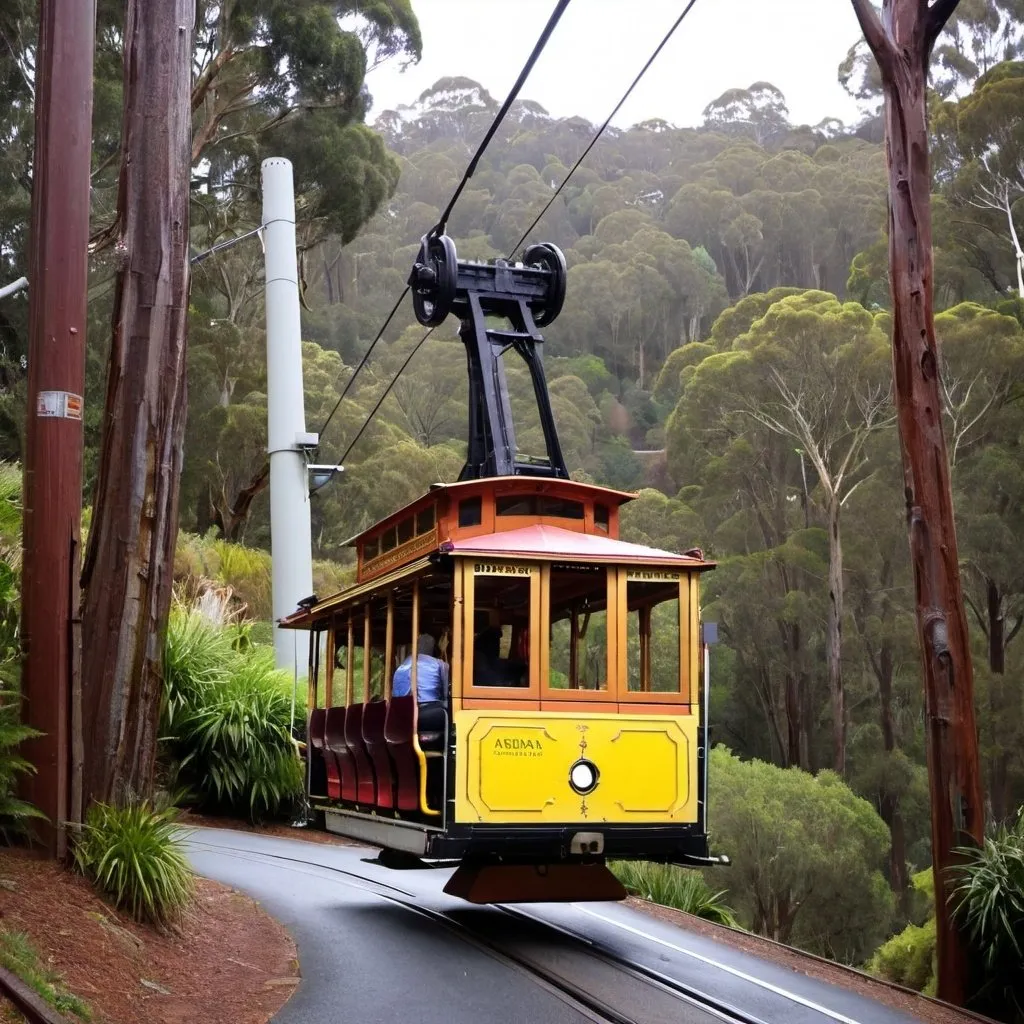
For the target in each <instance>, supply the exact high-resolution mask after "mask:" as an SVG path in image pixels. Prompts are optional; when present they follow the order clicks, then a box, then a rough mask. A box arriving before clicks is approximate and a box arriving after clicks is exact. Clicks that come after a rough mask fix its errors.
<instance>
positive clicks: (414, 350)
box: [309, 327, 434, 498]
mask: <svg viewBox="0 0 1024 1024" xmlns="http://www.w3.org/2000/svg"><path fill="white" fill-rule="evenodd" d="M433 333H434V328H433V327H431V328H430V330H429V331H427V333H426V334H424V335H423V337H422V338H420V340H419V341H417V342H416V344H415V345H414V346H413V348H412V351H411V352H410V353H409V354H408V355H407V356H406V357H405V362H404V363H402V365H401V366H400V367H399V368H398V373H396V374H395V375H394V377H392V378H391V383H390V384H388V386H387V387H386V388H385V389H384V394H382V395H381V396H380V398H378V399H377V404H376V405H375V406H374V407H373V408H372V409H371V410H370V412H369V415H367V417H366V419H365V420H363V425H362V426H361V427H360V428H359V430H358V432H357V433H356V436H355V437H353V438H352V440H351V441H349V444H348V447H347V448H346V449H345V454H344V455H342V457H341V458H340V459H339V460H338V465H339V466H343V465H344V464H345V460H346V459H347V458H348V457H349V453H350V452H351V451H352V449H353V448H355V446H356V442H357V441H358V440H359V438H361V437H362V436H363V433H364V432H365V430H366V428H367V427H368V426H369V425H370V421H371V420H372V419H373V417H374V416H376V415H377V410H378V409H379V408H380V407H381V406H382V405H383V404H384V399H385V398H387V397H388V395H390V394H391V389H392V388H393V387H394V386H395V385H396V384H397V383H398V378H399V377H401V376H402V371H403V370H405V368H406V367H407V366H408V365H409V364H410V363H411V362H412V357H413V356H414V355H416V353H417V352H419V350H420V348H421V347H422V345H423V343H424V342H425V341H426V340H427V338H429V337H430V336H431V335H432V334H433ZM333 478H334V473H331V475H330V476H329V477H328V478H327V479H326V480H325V481H324V482H323V483H322V484H318V485H317V486H316V487H314V488H313V490H311V491H310V492H309V496H310V497H311V498H312V497H313V495H314V494H316V492H317V491H319V490H320V488H321V487H326V486H327V485H328V484H329V483H330V482H331V480H332V479H333Z"/></svg>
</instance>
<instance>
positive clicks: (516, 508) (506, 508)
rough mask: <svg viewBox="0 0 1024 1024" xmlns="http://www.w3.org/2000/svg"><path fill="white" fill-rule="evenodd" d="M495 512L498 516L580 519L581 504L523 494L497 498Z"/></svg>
mask: <svg viewBox="0 0 1024 1024" xmlns="http://www.w3.org/2000/svg"><path fill="white" fill-rule="evenodd" d="M495 511H496V512H497V514H498V515H499V516H550V517H551V518H553V519H582V518H583V503H582V502H580V501H569V500H567V499H565V498H548V497H545V496H543V495H536V494H524V495H512V496H508V497H504V498H498V499H497V502H496V503H495Z"/></svg>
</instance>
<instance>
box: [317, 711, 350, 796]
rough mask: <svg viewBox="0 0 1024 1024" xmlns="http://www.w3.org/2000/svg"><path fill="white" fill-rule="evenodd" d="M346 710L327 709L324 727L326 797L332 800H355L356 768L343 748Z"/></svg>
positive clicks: (345, 747) (346, 750)
mask: <svg viewBox="0 0 1024 1024" xmlns="http://www.w3.org/2000/svg"><path fill="white" fill-rule="evenodd" d="M345 712H346V708H329V709H328V711H327V720H326V724H325V726H324V746H325V747H326V751H325V754H326V756H325V760H326V762H327V795H328V796H329V797H330V798H331V799H332V800H351V801H352V802H353V803H354V802H355V799H356V768H355V765H354V764H352V763H351V760H350V758H349V753H348V747H347V746H345Z"/></svg>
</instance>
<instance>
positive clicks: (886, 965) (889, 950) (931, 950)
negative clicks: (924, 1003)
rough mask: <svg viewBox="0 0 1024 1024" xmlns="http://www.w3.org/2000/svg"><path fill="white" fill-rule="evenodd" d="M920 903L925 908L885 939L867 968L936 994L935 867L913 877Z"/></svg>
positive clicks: (880, 974)
mask: <svg viewBox="0 0 1024 1024" xmlns="http://www.w3.org/2000/svg"><path fill="white" fill-rule="evenodd" d="M912 884H913V887H914V893H915V894H916V896H917V897H918V900H917V902H918V903H919V904H921V905H922V906H924V907H925V909H924V910H923V911H920V912H919V913H918V914H917V915H915V916H916V918H917V919H916V920H912V921H911V922H910V923H909V924H908V925H907V926H906V928H904V929H903V931H901V932H898V933H897V934H896V935H894V936H892V938H890V939H888V940H887V941H886V942H884V943H883V944H882V945H881V946H880V947H879V948H878V949H877V950H876V951H875V954H874V955H873V956H872V957H871V959H870V960H869V961H868V963H867V970H868V971H869V972H870V973H871V974H877V975H878V976H879V977H881V978H886V979H888V980H889V981H893V982H895V983H896V984H897V985H905V986H906V987H907V988H912V989H915V990H916V991H918V992H923V993H925V995H930V996H934V995H935V989H936V984H935V882H934V875H933V874H932V871H931V869H928V870H926V871H921V872H918V873H917V874H916V875H914V877H913V879H912ZM919 909H920V908H919Z"/></svg>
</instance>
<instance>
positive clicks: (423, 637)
mask: <svg viewBox="0 0 1024 1024" xmlns="http://www.w3.org/2000/svg"><path fill="white" fill-rule="evenodd" d="M433 654H434V638H433V637H432V636H431V635H430V634H429V633H421V634H420V636H419V639H418V640H417V641H416V698H417V700H416V703H417V704H418V705H419V731H420V732H439V731H440V730H442V729H443V728H444V721H445V716H444V705H445V701H446V700H447V699H448V666H447V665H446V664H445V663H444V662H443V661H441V659H440V658H435V657H434V656H433ZM410 693H412V655H411V654H410V655H409V657H408V658H406V659H405V661H403V662H402V664H401V665H399V666H398V668H397V669H395V675H394V678H393V679H392V681H391V696H392V697H407V696H408V695H409V694H410Z"/></svg>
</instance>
